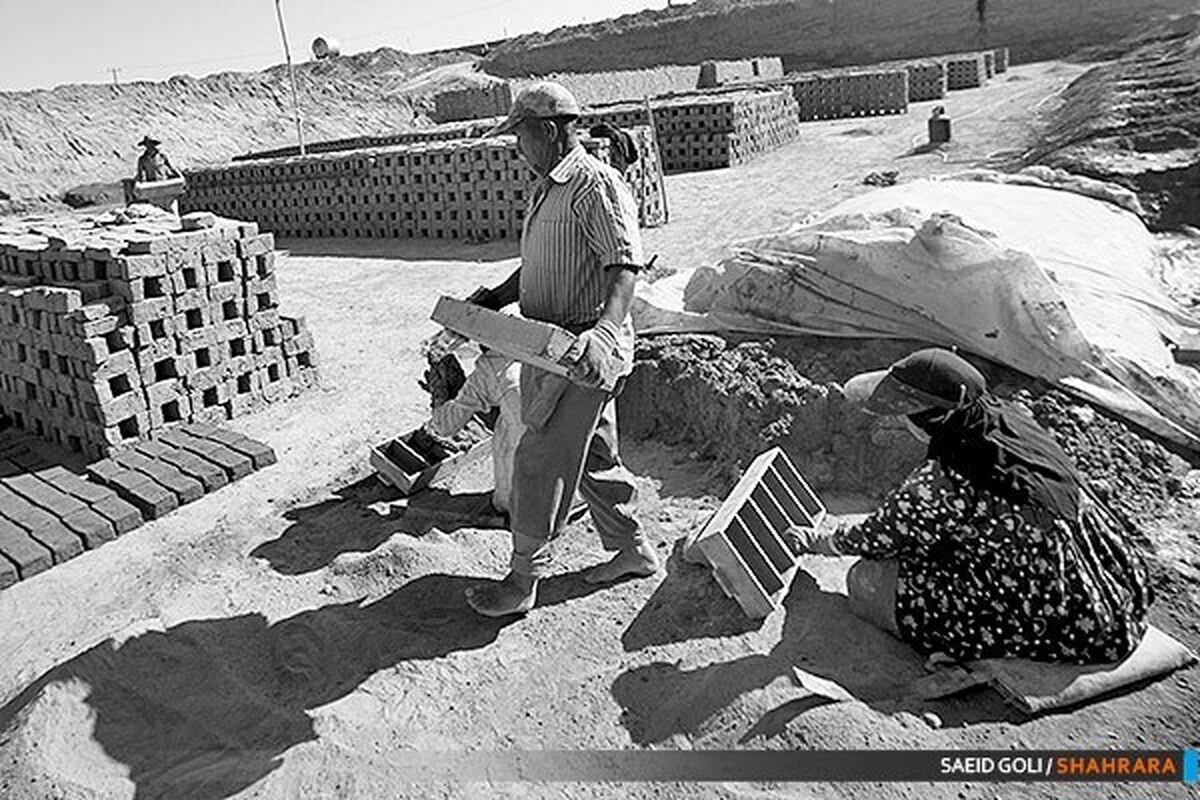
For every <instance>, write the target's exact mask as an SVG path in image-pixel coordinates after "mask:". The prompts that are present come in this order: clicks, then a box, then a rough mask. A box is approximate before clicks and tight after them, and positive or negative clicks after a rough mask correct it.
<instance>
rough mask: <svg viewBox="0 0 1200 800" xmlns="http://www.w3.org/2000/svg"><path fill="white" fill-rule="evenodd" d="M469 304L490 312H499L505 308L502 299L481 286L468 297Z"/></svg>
mask: <svg viewBox="0 0 1200 800" xmlns="http://www.w3.org/2000/svg"><path fill="white" fill-rule="evenodd" d="M467 302H468V303H470V304H471V305H476V306H479V307H480V308H486V309H488V310H490V311H499V310H500V309H501V308H503V307H504V304H503V303H501V302H500V298H499V297H497V296H496V293H495V292H494V291H492V290H491V289H489V288H487V287H486V286H480V287H479V288H478V289H476V290H475V291H473V292H471V294H470V295H468V296H467Z"/></svg>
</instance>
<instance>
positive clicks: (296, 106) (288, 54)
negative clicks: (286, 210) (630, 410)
mask: <svg viewBox="0 0 1200 800" xmlns="http://www.w3.org/2000/svg"><path fill="white" fill-rule="evenodd" d="M279 3H280V0H275V15H276V16H277V17H278V18H279V35H280V37H282V39H283V56H284V58H286V59H287V67H288V78H289V79H290V80H291V83H292V115H293V116H294V117H295V118H296V139H297V140H299V142H300V155H304V129H303V127H301V125H300V100H299V99H298V97H297V95H296V68H295V67H293V66H292V51H291V50H290V49H289V48H288V38H287V30H286V29H285V28H284V27H283V8H282V7H281V6H280V5H279Z"/></svg>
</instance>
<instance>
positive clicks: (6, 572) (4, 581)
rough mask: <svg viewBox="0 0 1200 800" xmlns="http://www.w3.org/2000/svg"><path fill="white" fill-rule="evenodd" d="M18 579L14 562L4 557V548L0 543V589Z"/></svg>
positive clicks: (5, 587)
mask: <svg viewBox="0 0 1200 800" xmlns="http://www.w3.org/2000/svg"><path fill="white" fill-rule="evenodd" d="M20 579H21V578H20V575H19V574H18V573H17V567H16V564H14V563H13V562H12V561H9V560H8V559H7V558H5V557H4V548H3V546H2V545H0V589H7V588H8V587H9V586H12V585H13V584H14V583H16V582H17V581H19V580H20Z"/></svg>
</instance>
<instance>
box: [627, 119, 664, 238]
mask: <svg viewBox="0 0 1200 800" xmlns="http://www.w3.org/2000/svg"><path fill="white" fill-rule="evenodd" d="M626 130H628V131H629V133H630V135H631V136H633V141H634V144H636V145H637V149H638V160H637V162H636V163H634V164H633V165H632V166H631V167H629V170H628V172H626V174H625V180H626V181H627V182H628V183H629V188H630V191H632V192H633V199H634V201H635V202H637V205H638V224H639V225H640V226H641V227H643V228H657V227H658V226H660V225H666V224H667V197H666V187H665V186H664V185H663V166H662V161H661V159H660V158H659V154H658V143H657V142H656V141H655V140H654V133H653V131H651V130H650V128H649V127H648V126H645V125H637V126H634V127H631V128H626Z"/></svg>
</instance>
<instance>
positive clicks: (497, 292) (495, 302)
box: [467, 267, 521, 311]
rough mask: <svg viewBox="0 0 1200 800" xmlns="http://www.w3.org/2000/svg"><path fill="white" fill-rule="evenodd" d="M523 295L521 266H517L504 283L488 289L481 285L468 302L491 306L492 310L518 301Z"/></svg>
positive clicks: (486, 306) (497, 309)
mask: <svg viewBox="0 0 1200 800" xmlns="http://www.w3.org/2000/svg"><path fill="white" fill-rule="evenodd" d="M520 296H521V268H520V267H517V268H516V269H515V270H514V271H513V274H512V275H509V276H508V277H507V278H506V279H505V280H504V283H502V284H500V285H499V286H497V287H495V288H494V289H488V288H487V287H484V286H481V287H479V288H478V289H476V290H475V292H473V293H472V294H471V296H470V297H468V298H467V302H469V303H474V304H475V305H477V306H482V307H484V308H489V309H491V310H492V311H499V310H500V309H502V308H504V307H505V306H507V305H511V304H512V303H515V302H517V300H518V299H520Z"/></svg>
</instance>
